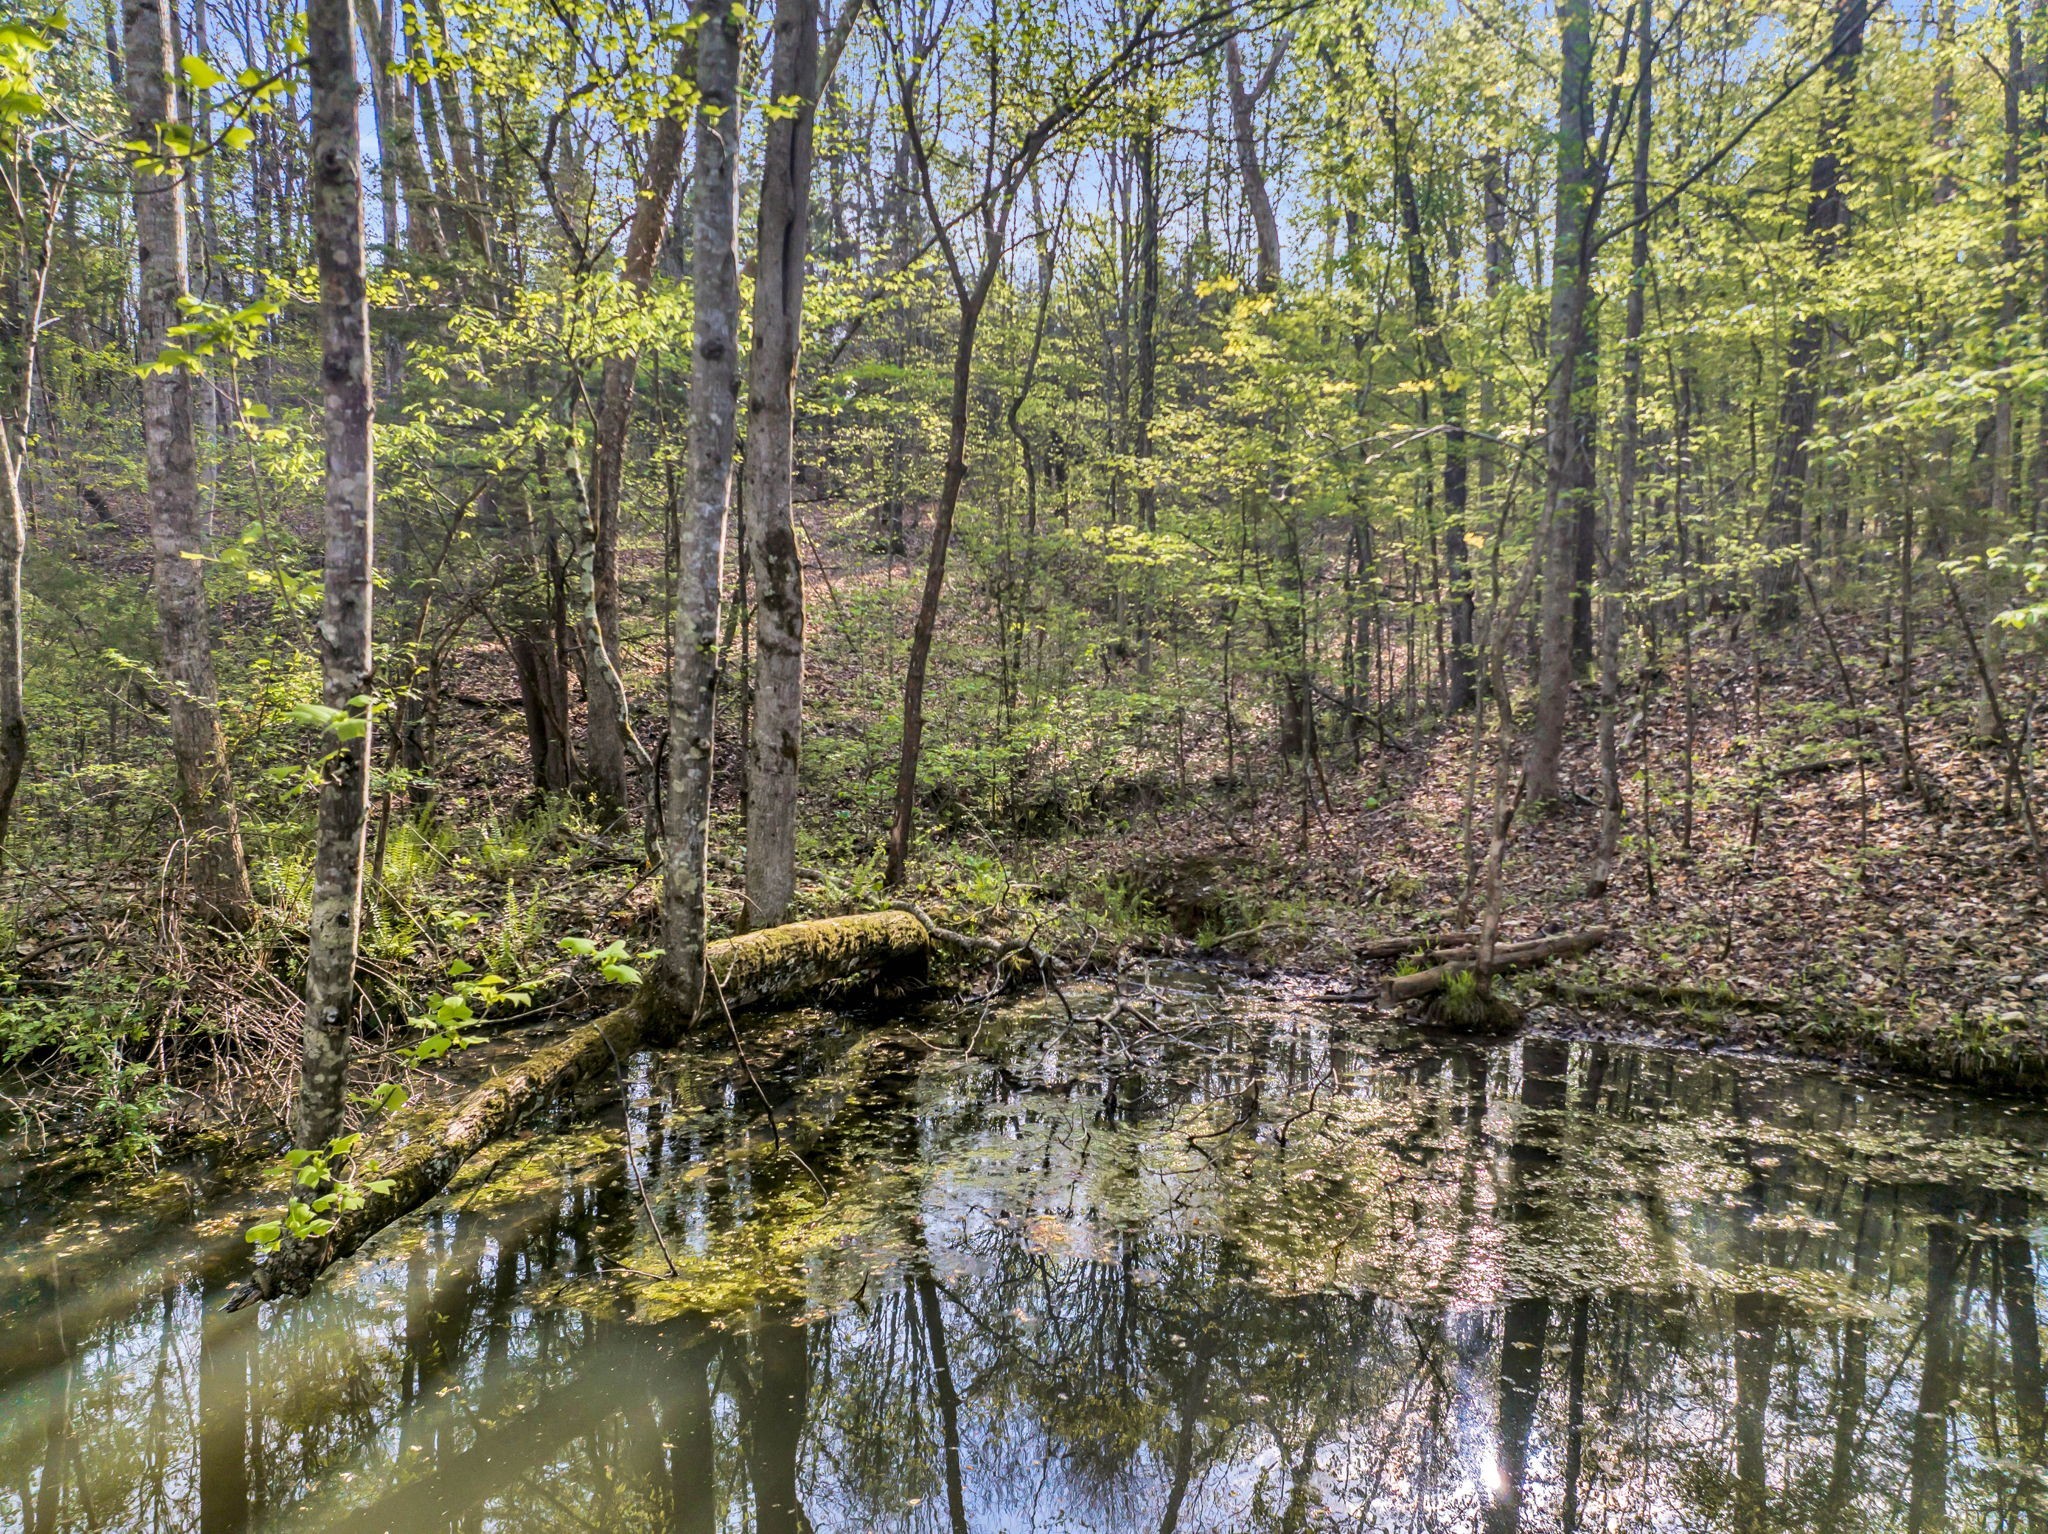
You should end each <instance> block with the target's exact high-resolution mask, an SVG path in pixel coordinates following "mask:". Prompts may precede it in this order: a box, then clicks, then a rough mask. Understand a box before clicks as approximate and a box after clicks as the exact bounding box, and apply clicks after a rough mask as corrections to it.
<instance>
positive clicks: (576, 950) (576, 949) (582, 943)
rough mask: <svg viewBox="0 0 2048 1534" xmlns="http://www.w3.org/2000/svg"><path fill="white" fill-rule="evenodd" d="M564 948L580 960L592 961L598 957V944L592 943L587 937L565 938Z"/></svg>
mask: <svg viewBox="0 0 2048 1534" xmlns="http://www.w3.org/2000/svg"><path fill="white" fill-rule="evenodd" d="M562 946H563V947H564V948H566V949H568V951H569V952H571V953H573V954H574V955H576V957H577V958H579V959H590V958H595V957H596V956H597V944H595V943H593V942H591V940H590V939H589V938H587V937H565V938H563V939H562Z"/></svg>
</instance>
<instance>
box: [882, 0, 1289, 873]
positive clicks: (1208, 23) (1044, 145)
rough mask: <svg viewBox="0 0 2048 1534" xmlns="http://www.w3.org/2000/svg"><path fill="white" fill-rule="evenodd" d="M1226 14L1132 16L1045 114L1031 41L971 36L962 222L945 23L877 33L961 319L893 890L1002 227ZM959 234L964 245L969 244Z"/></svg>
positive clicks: (907, 686) (918, 646)
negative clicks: (1059, 147)
mask: <svg viewBox="0 0 2048 1534" xmlns="http://www.w3.org/2000/svg"><path fill="white" fill-rule="evenodd" d="M1228 14H1229V13H1228V11H1227V10H1223V11H1215V10H1205V11H1197V12H1195V13H1193V14H1190V15H1187V16H1184V17H1181V18H1178V19H1177V20H1176V21H1175V22H1173V23H1172V24H1170V25H1166V26H1162V25H1161V24H1160V22H1161V19H1160V17H1159V14H1158V13H1157V12H1156V11H1154V10H1152V9H1150V8H1147V9H1145V10H1143V11H1141V12H1140V13H1139V15H1138V17H1137V18H1136V20H1135V22H1134V23H1133V24H1132V25H1131V26H1130V27H1129V29H1128V30H1126V31H1125V32H1124V33H1123V34H1122V35H1121V36H1119V37H1118V38H1116V39H1115V41H1114V43H1113V44H1111V45H1110V46H1109V47H1107V48H1106V50H1105V51H1104V52H1103V53H1102V54H1101V55H1099V60H1100V61H1099V62H1098V63H1097V64H1096V65H1095V66H1094V67H1093V68H1092V69H1090V70H1088V71H1087V72H1086V73H1084V74H1082V75H1081V76H1080V78H1079V79H1077V80H1075V81H1074V82H1073V83H1072V84H1071V85H1070V86H1068V87H1067V88H1066V89H1065V90H1064V91H1062V92H1060V93H1058V94H1056V95H1055V96H1054V98H1053V99H1052V101H1051V102H1050V104H1049V105H1047V104H1042V103H1043V97H1042V96H1038V95H1036V93H1035V87H1036V86H1037V84H1038V83H1039V82H1037V81H1036V80H1035V79H1033V78H1032V70H1033V69H1034V67H1036V66H1037V65H1039V64H1040V63H1042V62H1043V61H1041V60H1038V59H1035V58H1034V57H1033V55H1032V52H1031V51H1030V49H1032V48H1035V47H1036V46H1037V43H1038V39H1037V38H1036V37H1034V36H1032V35H1031V34H1030V33H1029V32H1028V31H1027V32H1024V33H1022V34H1020V35H1019V36H1016V37H1010V36H1005V35H1003V33H1002V32H1001V30H1000V29H976V30H975V32H974V34H973V36H972V38H971V40H970V45H971V46H972V47H973V48H975V49H976V50H977V52H978V57H976V58H975V59H974V61H973V69H974V73H975V74H976V75H977V76H979V77H981V78H982V79H983V80H984V81H985V82H986V85H985V86H984V89H985V90H986V91H987V94H988V104H987V106H986V108H985V109H984V108H980V107H977V115H979V114H980V112H982V111H984V110H985V111H986V114H987V122H986V126H985V128H983V129H981V130H980V131H981V132H983V133H985V134H986V139H987V141H986V142H985V143H983V144H981V145H979V146H978V148H977V149H975V150H971V151H970V152H971V153H978V154H979V155H980V156H982V159H981V163H980V166H979V168H978V169H977V171H976V175H975V180H976V182H977V184H978V188H979V189H978V191H977V192H976V194H975V195H974V197H973V198H972V200H971V201H970V203H969V204H968V206H967V208H966V209H965V210H964V211H960V212H955V213H953V214H951V215H949V214H948V213H947V212H946V211H945V210H944V209H942V208H941V206H940V201H939V174H940V172H939V169H938V168H937V167H936V166H935V163H934V162H935V160H937V159H938V157H939V154H938V152H939V151H942V150H944V149H945V148H946V146H944V145H939V144H935V143H934V142H933V133H934V107H933V103H932V102H931V101H930V100H929V99H928V96H929V95H930V93H931V91H932V88H933V86H934V84H935V82H937V81H938V80H939V78H940V71H939V69H938V68H937V67H936V66H937V63H938V59H937V51H938V48H939V45H940V43H941V41H942V40H943V38H944V35H945V28H946V22H947V21H948V20H949V19H950V13H947V12H942V13H940V14H939V15H938V16H937V17H934V16H933V15H932V14H931V13H930V12H929V11H925V12H922V13H921V14H920V21H919V23H908V22H907V21H906V20H905V19H903V18H901V13H900V12H899V15H898V18H896V19H894V20H892V24H891V25H889V26H887V27H885V29H884V30H885V33H886V35H887V38H888V42H889V63H890V69H891V71H892V73H893V75H894V78H895V84H896V96H897V102H898V105H899V107H900V108H901V110H902V113H903V120H904V137H905V141H906V143H907V145H908V148H909V151H910V160H911V167H912V169H913V171H914V172H915V175H916V178H917V184H918V190H919V192H920V193H921V194H922V196H923V199H924V204H925V212H926V213H927V214H928V215H929V217H930V218H931V222H932V233H933V238H934V240H935V241H936V243H937V244H938V247H939V254H940V257H941V258H942V261H943V264H944V267H945V272H946V277H947V281H948V283H949V284H950V286H951V288H952V292H953V300H954V303H955V305H956V307H957V313H958V321H957V326H956V329H955V331H954V343H953V371H952V389H951V394H950V398H949V400H948V403H947V438H946V468H945V475H944V478H943V479H942V480H941V481H940V488H939V503H938V507H937V509H936V510H935V511H934V513H933V515H932V533H931V540H932V541H931V551H930V553H929V555H928V556H927V558H926V561H925V576H924V587H923V590H922V592H921V593H920V595H919V598H918V606H917V618H916V621H915V623H914V624H913V626H912V628H911V635H910V657H909V662H908V664H907V665H906V666H905V668H904V681H903V736H902V746H901V749H900V751H899V753H898V756H897V761H896V793H895V808H894V814H893V815H892V817H891V819H890V822H889V842H888V861H887V865H886V869H885V871H884V875H883V877H884V881H885V882H886V883H887V884H889V885H890V886H891V887H894V886H896V885H899V884H901V883H902V882H903V876H904V872H905V868H906V866H907V863H908V860H909V856H910V839H911V835H912V829H913V825H914V822H915V820H916V815H917V764H918V759H919V755H920V753H921V752H922V750H923V745H924V695H925V678H926V672H927V669H928V667H929V665H930V663H931V650H932V636H933V634H934V632H935V631H936V629H937V626H938V618H939V599H940V597H941V595H942V594H943V592H944V590H945V584H946V554H947V550H948V548H949V547H950V545H951V543H952V537H953V516H954V513H955V511H956V510H957V509H958V508H959V505H960V490H961V487H962V486H963V485H964V484H965V483H966V481H967V437H968V407H969V404H970V402H971V397H972V390H973V384H974V346H975V338H976V336H977V334H978V333H979V331H980V328H981V320H982V315H983V313H984V311H985V310H986V309H987V307H988V298H989V293H990V291H991V289H992V288H993V287H994V286H995V282H996V279H997V277H998V276H1000V275H1001V273H1002V270H1003V266H1004V263H1005V261H1007V259H1008V257H1009V253H1010V227H1011V222H1012V219H1013V218H1014V216H1015V213H1016V210H1017V202H1018V198H1019V197H1020V196H1021V195H1022V193H1023V192H1024V190H1025V189H1026V188H1027V187H1028V186H1029V185H1030V182H1031V174H1032V171H1033V170H1034V169H1035V168H1036V167H1037V165H1038V164H1039V162H1040V160H1041V159H1042V158H1043V157H1044V155H1045V153H1046V151H1047V150H1048V149H1049V148H1050V147H1051V145H1052V143H1053V141H1054V140H1055V139H1056V138H1057V137H1058V136H1059V135H1060V133H1062V132H1063V131H1064V130H1065V129H1066V128H1067V127H1068V126H1069V125H1070V124H1072V123H1073V122H1074V121H1075V120H1076V119H1078V118H1081V117H1083V116H1085V115H1086V114H1088V113H1090V112H1092V111H1094V110H1095V109H1096V107H1097V106H1099V105H1100V104H1101V102H1102V101H1103V100H1104V99H1105V98H1106V97H1107V96H1108V95H1109V94H1110V93H1111V92H1113V91H1115V90H1117V89H1119V88H1120V87H1121V86H1122V85H1124V84H1125V83H1126V82H1127V81H1129V80H1130V79H1131V78H1132V77H1133V76H1134V75H1135V74H1137V73H1139V72H1141V71H1142V70H1144V69H1147V68H1151V67H1154V66H1157V65H1160V64H1162V63H1163V62H1164V55H1165V53H1166V51H1167V50H1168V49H1170V48H1175V47H1180V46H1186V47H1190V48H1192V49H1194V50H1197V51H1207V50H1209V49H1213V48H1214V47H1215V46H1216V44H1215V42H1214V41H1213V40H1212V35H1213V32H1214V29H1215V28H1216V27H1217V26H1218V24H1219V23H1221V22H1223V21H1225V20H1226V19H1227V17H1228ZM1275 67H1277V65H1276V66H1275ZM1019 79H1023V80H1027V81H1029V82H1030V83H1031V85H1032V86H1033V87H1034V94H1033V98H1032V105H1030V106H1028V107H1027V108H1026V109H1025V110H1024V111H1022V112H1018V111H1017V110H1016V108H1015V107H1014V106H1008V107H1006V96H1007V95H1008V94H1009V93H1010V92H1011V91H1013V90H1014V88H1015V85H1016V82H1017V81H1018V80H1019ZM1006 128H1007V129H1008V130H1009V131H1008V132H1006V131H1005V129H1006ZM963 235H971V237H972V240H973V243H972V244H970V243H969V241H968V239H966V238H963Z"/></svg>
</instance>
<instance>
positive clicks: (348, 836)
mask: <svg viewBox="0 0 2048 1534" xmlns="http://www.w3.org/2000/svg"><path fill="white" fill-rule="evenodd" d="M130 3H135V0H130ZM351 34H352V28H351V26H350V18H349V0H307V6H306V59H307V74H308V78H309V80H310V82H311V86H312V109H313V112H312V142H311V150H312V176H311V188H310V190H311V201H312V207H311V209H310V218H311V227H312V234H313V254H314V257H315V259H316V261H317V262H318V264H319V270H320V350H321V362H320V392H321V401H322V405H323V407H324V413H325V417H326V428H327V465H326V467H327V474H326V496H325V508H324V515H325V522H326V554H325V559H324V562H323V571H324V577H325V579H324V588H325V589H324V595H323V598H322V603H321V616H320V623H319V634H320V696H321V701H322V702H324V703H325V704H326V706H327V707H328V708H331V709H335V710H339V711H341V712H342V713H343V714H344V715H345V717H346V721H347V726H346V729H345V730H337V729H329V730H327V731H325V732H324V736H323V744H324V745H325V746H326V748H327V749H326V752H325V755H324V756H323V758H322V760H321V764H320V809H319V827H318V833H317V838H318V839H317V841H316V843H315V845H314V850H313V912H312V920H311V923H310V933H309V941H308V948H307V955H306V1019H305V1031H304V1042H303V1046H302V1053H301V1058H300V1065H299V1100H298V1110H297V1116H296V1122H295V1125H294V1132H295V1134H296V1136H297V1139H298V1143H299V1144H300V1145H302V1146H318V1145H321V1144H324V1143H325V1142H326V1141H327V1140H329V1139H331V1138H333V1136H334V1135H335V1133H336V1132H337V1131H338V1130H339V1129H340V1128H341V1123H342V1115H343V1110H344V1107H345V1104H346V1100H347V1085H348V1037H349V1031H350V1028H351V1025H352V1024H353V1022H354V1020H355V1010H356V1008H355V964H356V943H357V937H358V933H359V928H360V923H361V918H362V877H363V828H364V825H365V822H366V821H367V818H368V810H369V786H370V778H369V759H370V733H371V715H370V712H369V709H368V707H367V706H366V704H367V699H368V697H369V694H370V692H371V689H372V687H373V686H374V685H375V683H374V681H373V680H372V677H371V673H370V605H371V549H372V548H373V547H374V534H375V526H376V491H375V484H376V480H375V470H374V465H373V462H372V458H371V446H370V423H371V420H372V418H373V417H374V415H375V410H376V406H375V403H374V398H373V395H372V393H371V385H370V310H369V301H368V295H367V289H366V282H365V278H366V272H367V268H368V264H369V262H368V256H367V253H366V251H365V249H364V240H363V186H362V159H363V157H362V146H361V143H360V139H359V130H358V128H357V117H358V111H359V107H358V98H359V96H360V94H361V91H360V87H359V85H358V83H357V80H356V55H355V39H354V37H353V36H352V35H351ZM344 735H348V736H352V737H353V738H343V737H344Z"/></svg>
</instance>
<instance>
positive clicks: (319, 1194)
mask: <svg viewBox="0 0 2048 1534" xmlns="http://www.w3.org/2000/svg"><path fill="white" fill-rule="evenodd" d="M370 1098H371V1100H372V1101H373V1102H374V1103H375V1105H376V1106H377V1107H378V1109H379V1111H390V1110H391V1109H392V1108H395V1107H398V1106H401V1105H402V1104H403V1103H404V1102H405V1089H404V1088H403V1087H401V1086H399V1085H398V1084H397V1083H396V1082H388V1083H386V1084H385V1085H384V1086H382V1087H379V1088H378V1089H377V1091H375V1092H373V1093H371V1094H370ZM362 1143H363V1137H362V1136H361V1135H360V1134H345V1135H337V1136H336V1137H335V1138H334V1139H332V1140H329V1141H328V1142H327V1143H326V1144H325V1145H323V1146H321V1147H319V1148H318V1149H317V1150H309V1149H300V1150H295V1151H291V1152H289V1153H288V1154H287V1155H286V1156H285V1158H284V1164H285V1167H286V1168H287V1169H288V1170H289V1171H290V1172H291V1174H292V1184H293V1191H292V1192H291V1194H290V1196H289V1197H288V1198H287V1199H286V1201H285V1206H284V1213H283V1215H282V1216H280V1217H279V1218H277V1219H275V1220H260V1221H258V1222H257V1223H256V1224H254V1225H252V1226H250V1227H249V1229H248V1231H247V1233H246V1238H245V1239H247V1240H248V1242H249V1244H250V1245H252V1246H254V1247H255V1248H256V1250H257V1251H259V1252H262V1253H263V1254H264V1255H266V1256H268V1255H269V1254H270V1253H272V1252H275V1251H276V1250H277V1249H278V1248H279V1247H281V1246H283V1245H284V1243H285V1242H286V1241H287V1240H291V1241H317V1240H319V1239H320V1238H321V1237H322V1236H324V1235H326V1234H327V1233H328V1232H329V1231H331V1230H333V1229H334V1217H335V1216H336V1215H338V1214H344V1213H346V1212H348V1211H349V1210H352V1209H360V1208H362V1207H363V1205H364V1203H365V1202H367V1201H368V1199H369V1196H370V1195H371V1194H373V1193H375V1194H384V1193H389V1192H390V1191H391V1190H392V1189H393V1188H395V1187H397V1186H398V1185H397V1184H396V1183H395V1182H393V1181H392V1180H391V1179H390V1178H388V1177H375V1178H368V1179H361V1178H358V1177H356V1176H355V1175H354V1169H353V1168H352V1167H351V1166H350V1162H351V1160H352V1159H353V1158H354V1156H355V1153H356V1151H357V1149H358V1148H359V1147H360V1146H361V1145H362Z"/></svg>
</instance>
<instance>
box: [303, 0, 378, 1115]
mask: <svg viewBox="0 0 2048 1534" xmlns="http://www.w3.org/2000/svg"><path fill="white" fill-rule="evenodd" d="M350 20H351V18H350V14H349V0H307V5H306V60H307V74H308V77H309V79H310V82H311V85H312V112H313V117H312V145H311V148H312V165H311V172H312V183H311V192H312V207H311V210H310V214H311V232H312V237H313V254H314V258H315V260H316V262H317V263H318V266H319V272H320V394H321V404H322V408H323V414H324V416H325V421H326V435H327V470H326V495H325V503H324V517H325V524H326V552H325V558H324V562H323V574H324V577H325V581H324V591H323V596H322V602H321V613H320V622H319V649H320V697H321V703H322V710H321V713H320V715H319V718H320V720H321V742H322V745H323V746H324V747H325V752H324V754H323V755H322V757H321V760H320V804H319V819H318V827H317V830H316V833H315V837H316V839H315V842H314V847H313V911H312V919H311V922H310V931H309V937H308V944H307V954H306V1017H305V1028H304V1033H303V1039H302V1045H301V1055H300V1062H299V1100H298V1111H297V1116H296V1121H295V1124H294V1130H295V1133H296V1135H297V1138H298V1142H299V1144H300V1145H302V1146H317V1145H320V1144H323V1143H325V1142H326V1141H327V1140H329V1139H331V1138H333V1136H334V1135H335V1133H336V1132H337V1131H338V1130H339V1129H340V1128H341V1124H342V1117H343V1112H344V1109H345V1106H346V1102H347V1086H348V1042H349V1033H350V1030H351V1028H352V1026H353V1024H354V1021H355V1014H356V1000H355V991H356V986H355V967H356V944H357V938H358V935H359V930H360V926H361V921H362V883H363V828H364V825H365V823H366V821H367V819H368V811H369V788H370V775H369V763H370V729H371V719H372V714H373V709H372V706H371V705H372V697H371V689H372V687H373V686H374V683H373V681H372V678H371V672H370V602H371V579H370V575H371V563H370V560H371V549H372V548H373V546H374V544H373V533H374V530H375V522H376V476H375V469H374V465H373V462H372V458H371V446H370V423H371V419H372V416H373V414H374V411H375V406H374V402H373V396H372V394H371V385H370V310H369V302H368V290H367V283H366V280H365V279H366V274H367V270H368V265H369V258H368V253H367V250H366V248H365V244H364V236H363V183H362V166H363V156H362V146H361V143H360V141H359V140H360V130H359V129H358V126H357V116H358V110H359V105H358V98H359V96H360V94H361V91H360V87H359V85H358V83H357V79H356V54H355V40H354V37H353V35H352V27H351V25H350Z"/></svg>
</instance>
